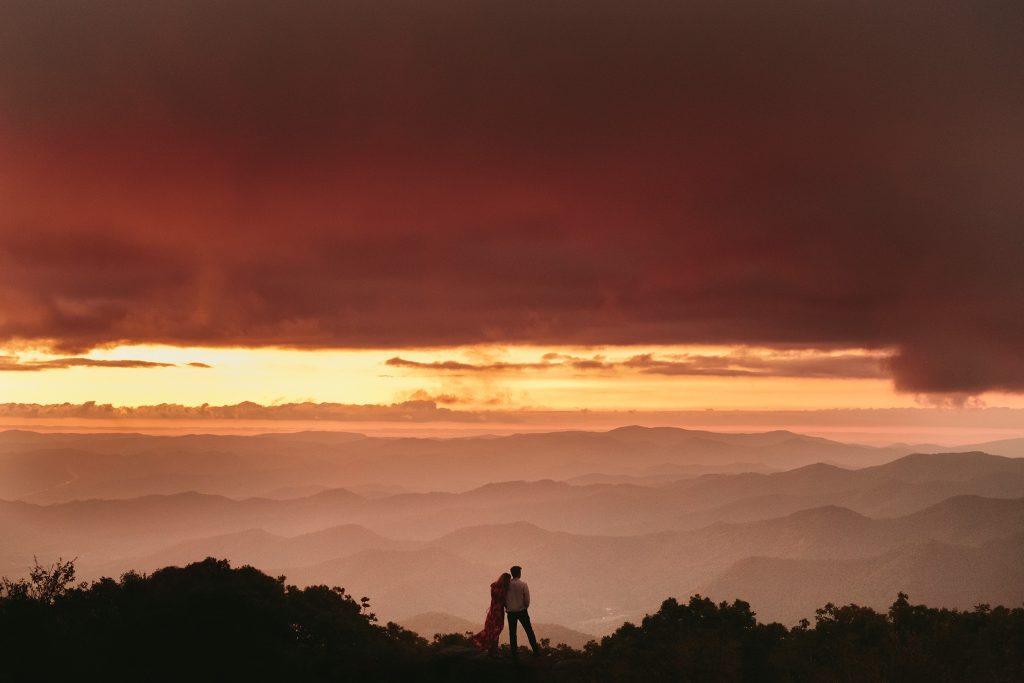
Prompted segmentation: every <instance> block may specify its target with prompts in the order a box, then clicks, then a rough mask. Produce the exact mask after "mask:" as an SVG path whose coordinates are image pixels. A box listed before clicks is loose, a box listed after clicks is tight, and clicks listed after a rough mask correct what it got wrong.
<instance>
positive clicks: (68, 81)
mask: <svg viewBox="0 0 1024 683" xmlns="http://www.w3.org/2000/svg"><path fill="white" fill-rule="evenodd" d="M1022 30H1024V6H1022V5H1021V3H1019V2H1016V1H1011V0H981V1H979V2H972V3H962V2H953V1H952V0H927V1H925V0H908V1H907V2H900V3H883V2H868V3H863V2H844V1H841V2H830V3H820V2H810V1H809V0H808V1H796V2H787V3H763V2H753V1H752V0H750V1H743V2H740V3H739V4H736V3H722V2H718V1H717V0H715V1H712V0H704V1H701V0H697V1H695V2H686V3H658V2H646V1H643V0H641V1H640V2H637V3H618V2H602V1H598V2H586V3H583V2H577V1H571V2H570V1H561V0H555V1H554V2H544V3H533V2H494V3H476V4H474V3H469V4H467V3H456V2H448V1H446V0H442V1H440V2H430V3H422V2H412V1H408V2H402V1H399V2H393V3H384V4H382V3H380V2H377V0H372V1H370V0H366V1H365V2H361V1H356V2H346V3H328V2H312V3H303V4H302V5H301V6H295V5H294V3H284V2H269V1H267V0H257V1H256V2H247V3H232V2H225V3H207V2H180V3H142V4H139V3H128V2H108V3H94V2H76V1H74V0H73V1H71V2H66V3H61V5H60V11H57V9H56V6H54V5H50V4H47V3H38V2H24V3H22V2H9V3H5V4H4V5H3V7H2V8H0V138H2V139H3V140H4V143H3V146H2V147H0V204H2V205H3V206H4V210H3V212H2V215H0V342H2V341H3V340H12V341H30V342H31V341H38V342H44V343H48V344H50V345H51V348H53V349H54V350H56V351H58V352H60V353H66V354H73V353H80V352H83V351H85V350H87V349H89V348H92V347H94V346H96V345H102V344H109V343H118V342H140V343H141V342H146V343H170V344H177V345H191V344H202V345H243V346H262V345H286V346H296V347H305V348H327V347H350V348H352V347H388V348H403V347H423V346H443V345H454V344H472V343H479V342H509V343H515V342H529V343H543V344H662V343H666V344H667V343H701V344H704V343H721V344H751V345H767V346H778V347H814V348H823V349H826V348H867V349H888V348H894V349H896V355H895V357H894V358H893V360H892V362H891V365H890V366H889V367H890V369H891V372H892V374H893V376H894V377H895V382H896V386H897V388H899V389H902V390H906V391H914V392H960V393H963V392H966V393H977V392H982V391H985V390H989V389H1000V390H1006V391H1024V316H1022V315H1021V311H1022V310H1024V268H1022V267H1021V264H1022V263H1024V230H1022V229H1021V226H1022V225H1024V203H1022V202H1021V199H1020V196H1021V194H1020V187H1019V185H1020V179H1021V178H1022V177H1024V126H1022V125H1021V123H1020V122H1021V121H1024V95H1022V94H1021V93H1022V91H1021V88H1020V83H1021V82H1024V47H1022V43H1021V41H1020V40H1019V38H1020V35H1021V32H1022ZM665 369H666V368H661V370H665ZM649 370H650V371H652V372H654V371H658V370H657V369H656V368H653V367H652V368H650V369H649Z"/></svg>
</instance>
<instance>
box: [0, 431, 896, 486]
mask: <svg viewBox="0 0 1024 683" xmlns="http://www.w3.org/2000/svg"><path fill="white" fill-rule="evenodd" d="M903 454H905V451H903V450H900V449H895V450H894V449H880V448H872V447H868V446H860V445H855V444H844V443H839V442H836V441H829V440H827V439H821V438H817V437H809V436H803V435H800V434H794V433H792V432H782V431H776V432H767V433H762V434H720V433H715V432H708V431H698V430H686V429H675V428H654V429H650V428H644V427H624V428H621V429H615V430H612V431H609V432H581V431H569V432H551V433H547V434H515V435H511V436H500V437H472V438H453V439H435V438H431V439H426V438H377V437H367V436H363V435H360V434H351V433H332V432H304V433H297V434H267V435H261V436H224V435H186V436H149V435H142V434H116V435H110V434H36V433H33V432H25V431H17V430H11V431H5V432H0V498H4V499H8V500H13V499H20V500H25V501H29V502H38V503H55V502H67V501H71V500H76V499H77V500H81V499H90V498H133V497H138V496H142V495H149V494H173V493H180V492H184V491H197V492H200V493H210V494H219V495H226V496H230V497H236V498H243V497H251V496H256V495H260V494H262V493H263V492H267V491H275V490H278V489H285V490H288V489H296V490H301V489H302V487H309V486H323V487H326V488H354V487H371V488H373V487H376V488H381V487H383V488H384V490H388V489H389V488H390V490H394V488H393V487H400V488H403V489H408V490H415V491H429V490H447V491H458V490H464V489H468V488H473V487H476V486H480V485H483V484H486V483H489V482H494V481H504V480H511V479H559V480H564V479H572V478H574V477H581V476H587V475H593V474H604V475H614V476H634V477H646V476H649V475H651V474H658V473H664V472H665V471H670V472H672V471H675V472H681V473H682V474H684V475H686V474H693V473H696V472H700V468H701V467H706V468H719V469H720V468H729V467H731V466H732V465H733V464H734V463H751V464H752V465H753V466H754V467H755V468H757V469H784V468H791V467H795V466H799V465H804V464H808V463H812V462H818V461H824V462H835V463H840V464H844V465H848V466H863V465H869V464H875V463H879V462H885V461H887V460H890V459H892V458H893V457H897V456H899V455H903ZM366 490H370V488H368V489H366ZM275 497H278V496H275Z"/></svg>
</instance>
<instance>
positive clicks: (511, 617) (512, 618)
mask: <svg viewBox="0 0 1024 683" xmlns="http://www.w3.org/2000/svg"><path fill="white" fill-rule="evenodd" d="M518 616H519V615H518V614H517V613H516V612H509V613H508V645H509V647H510V648H512V656H513V657H518V656H519V650H517V649H516V648H517V647H518V645H517V643H516V640H517V634H516V630H517V629H516V622H517V621H518Z"/></svg>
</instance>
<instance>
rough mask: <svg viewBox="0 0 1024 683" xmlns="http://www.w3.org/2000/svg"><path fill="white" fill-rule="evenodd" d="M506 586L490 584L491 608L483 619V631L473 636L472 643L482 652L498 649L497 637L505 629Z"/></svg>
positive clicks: (496, 583) (496, 582) (498, 583)
mask: <svg viewBox="0 0 1024 683" xmlns="http://www.w3.org/2000/svg"><path fill="white" fill-rule="evenodd" d="M507 591H508V586H502V585H501V581H500V580H498V581H495V582H494V583H492V584H491V606H490V607H489V608H487V616H486V617H485V618H484V630H483V631H480V633H477V634H476V635H475V636H473V642H474V643H475V644H476V646H477V647H478V648H480V649H481V650H484V651H488V650H495V649H497V648H498V637H499V636H500V635H501V630H502V629H503V628H505V593H506V592H507Z"/></svg>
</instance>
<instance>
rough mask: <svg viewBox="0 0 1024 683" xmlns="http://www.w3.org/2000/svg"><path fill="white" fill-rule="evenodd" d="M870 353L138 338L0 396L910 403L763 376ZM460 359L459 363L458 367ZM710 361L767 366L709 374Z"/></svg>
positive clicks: (626, 404)
mask: <svg viewBox="0 0 1024 683" xmlns="http://www.w3.org/2000/svg"><path fill="white" fill-rule="evenodd" d="M3 353H7V352H3V351H0V355H2V354H3ZM16 355H18V356H19V358H20V360H21V361H46V360H49V359H52V358H55V356H48V355H46V354H41V353H39V352H31V351H26V350H21V351H19V352H18V353H17V354H16ZM883 355H884V354H883V353H882V352H879V351H865V350H861V349H841V350H831V351H813V350H783V351H780V350H772V349H758V348H743V347H716V346H685V347H684V346H645V347H539V346H472V347H452V348H433V349H402V350H395V349H385V350H379V349H375V350H341V351H333V350H332V351H304V350H294V349H278V348H263V349H245V348H198V347H195V348H178V347H170V346H155V345H154V346H142V345H140V346H121V347H116V348H111V349H105V350H96V351H93V352H92V353H90V354H87V356H85V357H87V358H90V359H95V360H107V361H113V360H119V361H127V360H134V361H148V362H153V363H171V364H173V365H174V367H165V368H110V367H72V368H66V369H54V370H47V371H42V372H6V373H0V387H2V389H3V396H2V400H3V401H10V402H26V403H60V402H65V401H67V402H84V401H97V402H100V403H111V404H114V405H124V406H138V405H152V404H159V403H181V404H184V405H200V404H203V403H210V404H232V403H238V402H241V401H255V402H258V403H262V404H274V403H282V402H301V401H315V402H320V401H329V402H338V403H352V404H371V403H372V404H386V403H392V402H400V401H405V400H410V399H426V400H431V399H433V398H434V397H438V399H439V400H440V401H441V402H443V403H445V404H448V405H458V406H459V407H460V408H465V409H474V408H491V409H493V408H495V407H496V406H500V407H502V408H511V409H516V408H546V409H556V410H563V409H570V410H575V409H582V408H588V409H593V410H612V409H643V410H673V409H702V408H720V409H801V408H840V407H859V408H883V407H899V406H908V407H909V406H914V405H916V402H915V397H914V396H912V395H908V394H898V393H896V392H894V391H893V389H892V383H891V381H890V380H889V379H888V378H887V377H884V376H878V377H827V376H810V377H800V376H779V375H773V374H771V373H773V372H788V371H790V369H793V371H795V372H813V373H820V372H821V371H822V370H821V368H826V369H827V368H829V367H831V366H830V365H829V363H831V362H833V361H835V362H839V363H842V364H843V365H842V367H840V366H836V367H840V369H844V370H848V369H849V368H850V367H854V369H855V371H860V370H858V368H862V367H863V366H867V367H870V363H873V362H874V361H876V360H878V359H880V358H881V357H882V356H883ZM399 357H400V358H401V359H402V362H403V364H401V365H396V364H394V363H392V364H391V365H389V360H392V361H393V360H394V359H396V358H399ZM648 357H649V358H648ZM637 358H641V360H642V362H639V361H637V360H636V359H637ZM723 358H724V359H726V360H725V361H723V360H722V359H723ZM631 359H632V360H631ZM443 362H452V363H455V364H456V365H450V366H445V367H448V368H451V367H454V368H456V369H454V370H451V369H438V367H439V366H437V365H436V364H438V363H443ZM851 363H853V366H851ZM190 364H205V365H208V366H210V367H208V368H204V367H196V366H194V365H190ZM432 364H435V365H432ZM866 364H867V365H866ZM463 366H465V367H469V368H470V369H468V370H467V369H461V370H460V369H458V368H461V367H463ZM493 368H498V369H493ZM680 368H681V369H680ZM780 368H781V370H780ZM718 372H725V373H728V372H746V373H761V372H766V373H768V374H766V375H764V376H757V375H750V374H748V375H745V376H743V375H741V376H721V375H718V374H714V373H718ZM707 373H711V374H707ZM1021 403H1024V401H1021V400H1020V399H1019V398H1017V397H1007V396H1003V397H1001V402H1000V404H1001V405H1014V404H1018V405H1019V404H1021Z"/></svg>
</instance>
